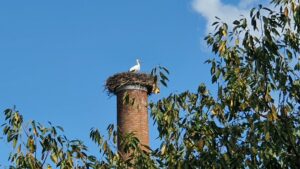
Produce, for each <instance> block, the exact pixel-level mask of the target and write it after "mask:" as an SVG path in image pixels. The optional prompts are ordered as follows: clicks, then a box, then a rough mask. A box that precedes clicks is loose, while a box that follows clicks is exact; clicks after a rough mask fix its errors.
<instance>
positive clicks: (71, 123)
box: [0, 0, 258, 165]
mask: <svg viewBox="0 0 300 169" xmlns="http://www.w3.org/2000/svg"><path fill="white" fill-rule="evenodd" d="M257 2H258V1H256V0H254V1H253V0H241V1H238V0H235V1H234V0H226V1H225V0H223V1H221V0H210V1H205V0H177V1H174V0H164V1H159V0H151V1H149V0H148V1H145V0H142V1H141V0H131V1H126V2H125V1H99V0H98V1H96V0H90V1H82V0H64V1H58V0H52V1H38V0H27V1H0V65H1V66H0V78H1V82H0V110H1V111H3V110H4V109H6V108H9V107H12V106H13V105H16V106H17V109H18V110H19V111H20V112H21V113H22V114H23V115H24V117H25V120H30V119H35V120H37V121H40V122H42V123H46V122H47V121H51V122H52V123H54V124H57V125H61V126H63V127H64V128H65V131H66V135H67V136H69V138H79V139H81V140H83V141H84V142H85V143H86V144H87V145H88V146H91V147H92V143H91V141H90V140H89V137H88V136H89V130H90V128H92V127H96V128H99V129H100V130H101V131H102V132H103V133H104V132H105V129H106V127H107V125H108V124H110V123H115V122H116V101H115V97H109V96H108V95H107V93H106V92H105V91H103V90H104V84H105V80H106V79H107V78H108V77H109V76H110V75H113V74H114V73H118V72H123V71H127V70H128V69H129V68H130V67H131V66H133V65H134V64H135V59H136V58H139V59H141V60H142V62H143V63H142V71H143V72H150V70H151V69H152V68H153V67H154V66H156V65H158V64H160V65H163V66H165V67H167V68H168V69H169V70H170V72H171V75H170V76H169V78H170V83H169V87H168V88H162V91H161V94H159V95H153V96H151V97H150V98H149V99H150V100H157V99H159V98H162V97H164V96H167V95H168V94H169V93H171V92H181V91H184V90H192V91H193V90H196V88H197V86H198V85H199V84H200V83H201V82H204V83H206V84H208V85H209V84H210V81H211V80H210V76H209V66H208V65H205V64H203V62H204V61H205V60H206V59H208V57H209V56H210V55H211V54H210V52H209V50H208V49H207V47H206V45H205V42H204V41H203V37H204V36H205V35H206V33H207V32H209V31H210V28H209V26H208V25H209V23H211V22H212V20H213V17H211V16H215V15H218V16H220V15H221V16H222V17H224V20H226V21H227V20H228V21H230V18H234V17H238V15H239V13H243V12H244V11H246V10H247V9H249V8H250V7H252V5H253V4H255V3H257ZM205 5H207V7H205V8H203V6H205ZM207 9H209V10H207ZM229 11H231V12H229ZM220 12H222V13H220ZM222 17H221V18H222ZM0 117H1V119H2V120H1V121H3V116H0ZM150 130H151V140H150V141H151V145H152V147H155V146H157V141H155V138H156V132H155V127H153V125H152V122H150ZM0 147H1V154H7V152H9V150H10V148H8V145H7V144H6V143H4V142H3V141H1V142H0ZM91 151H92V150H91ZM6 159H7V157H5V156H3V155H1V156H0V164H4V165H5V164H7V162H6Z"/></svg>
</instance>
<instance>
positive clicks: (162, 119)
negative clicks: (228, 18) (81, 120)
mask: <svg viewBox="0 0 300 169" xmlns="http://www.w3.org/2000/svg"><path fill="white" fill-rule="evenodd" d="M271 4H273V5H275V6H276V8H274V10H273V9H269V8H266V7H263V6H262V5H259V6H258V8H253V9H252V10H251V11H250V20H248V19H247V18H241V19H238V20H236V21H234V22H233V25H234V27H233V29H232V30H229V26H228V25H227V24H226V23H223V22H221V21H220V20H218V21H217V22H215V23H213V26H215V28H216V29H215V30H216V31H215V32H214V33H212V34H209V35H208V36H207V37H206V38H205V39H206V41H207V44H208V45H209V46H211V48H212V51H213V53H215V57H214V58H211V59H210V60H208V61H207V63H209V64H210V65H211V75H212V83H213V84H215V85H217V91H216V92H215V94H214V93H213V94H212V93H210V91H209V90H208V89H207V87H206V86H205V84H200V86H199V87H198V90H197V91H195V92H190V91H186V92H183V93H180V94H170V95H169V96H168V97H166V98H162V99H161V100H159V101H157V102H152V103H150V104H149V108H150V111H151V117H152V118H153V119H154V121H155V123H156V125H157V129H158V131H159V139H160V140H161V146H160V147H159V148H157V149H154V150H152V149H151V148H149V147H147V146H145V145H141V144H140V142H139V140H138V139H137V138H136V137H135V136H134V135H133V134H132V133H127V135H125V136H123V137H122V139H121V140H122V147H124V151H125V152H123V153H121V152H118V151H117V150H116V149H117V148H116V139H117V134H118V133H117V132H116V130H115V129H114V126H113V125H109V126H108V128H107V130H108V134H107V135H108V138H105V137H104V136H103V135H102V134H101V133H100V132H99V131H98V130H97V129H91V132H90V137H91V139H92V140H93V141H94V142H95V143H96V145H98V147H99V152H100V155H98V156H93V155H88V154H87V147H86V146H84V144H83V143H82V142H81V141H79V140H68V139H67V137H66V136H64V135H62V128H61V127H59V126H53V125H52V124H51V123H50V124H49V126H43V125H42V124H40V123H36V122H35V121H32V122H30V123H29V124H26V125H24V123H23V117H22V115H20V114H19V112H18V111H16V110H15V109H7V110H5V112H4V113H5V122H6V123H5V124H4V125H3V133H4V136H5V138H6V140H7V141H8V142H9V143H12V146H13V148H14V151H13V152H12V153H11V155H10V157H9V162H10V164H11V166H10V167H11V168H43V167H45V166H48V168H51V166H53V167H54V166H55V167H59V168H300V146H299V145H300V124H299V123H300V119H299V117H300V78H299V76H300V72H299V71H300V58H299V56H300V44H299V43H300V39H299V38H300V36H299V35H300V5H299V1H296V0H272V1H271ZM160 71H162V73H159V72H160ZM168 73H169V72H168V70H167V69H165V68H163V67H159V68H157V69H154V70H153V72H152V76H154V77H156V82H158V81H160V83H161V84H162V85H164V86H167V83H166V82H167V81H168V78H167V76H166V74H168ZM98 157H102V158H101V159H99V158H98Z"/></svg>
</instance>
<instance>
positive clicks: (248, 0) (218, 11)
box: [192, 0, 257, 33]
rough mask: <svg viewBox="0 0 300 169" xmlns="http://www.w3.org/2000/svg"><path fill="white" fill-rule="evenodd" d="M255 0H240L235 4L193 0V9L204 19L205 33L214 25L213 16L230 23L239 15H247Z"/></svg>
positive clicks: (214, 0)
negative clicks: (205, 21)
mask: <svg viewBox="0 0 300 169" xmlns="http://www.w3.org/2000/svg"><path fill="white" fill-rule="evenodd" d="M255 2H257V0H240V2H239V3H237V4H236V5H230V4H224V3H222V1H221V0H193V3H192V7H193V9H194V10H195V11H196V12H197V13H199V14H200V15H201V16H203V17H204V18H205V19H206V20H207V23H206V33H208V32H212V31H213V29H214V27H212V26H211V24H212V23H213V22H215V21H216V18H215V16H217V17H219V18H220V19H221V20H222V21H223V22H226V23H228V24H231V23H232V22H233V21H234V20H236V19H239V17H240V16H241V15H243V16H245V17H248V15H249V11H250V9H251V8H252V7H254V4H255Z"/></svg>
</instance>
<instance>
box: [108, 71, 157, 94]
mask: <svg viewBox="0 0 300 169" xmlns="http://www.w3.org/2000/svg"><path fill="white" fill-rule="evenodd" d="M126 85H139V86H142V87H146V88H147V91H148V94H151V93H152V89H153V85H154V77H153V76H151V75H149V74H145V73H132V72H123V73H117V74H115V75H113V76H111V77H109V78H108V79H107V80H106V84H105V88H106V90H107V91H108V92H109V94H111V93H113V94H116V91H117V89H118V88H120V87H123V86H126Z"/></svg>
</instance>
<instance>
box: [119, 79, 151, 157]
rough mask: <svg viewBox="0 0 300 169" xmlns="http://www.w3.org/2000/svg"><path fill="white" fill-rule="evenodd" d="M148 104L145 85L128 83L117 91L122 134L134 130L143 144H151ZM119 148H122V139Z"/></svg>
mask: <svg viewBox="0 0 300 169" xmlns="http://www.w3.org/2000/svg"><path fill="white" fill-rule="evenodd" d="M126 97H127V98H128V99H126ZM147 105H148V93H147V89H146V88H144V87H140V86H134V85H128V86H123V87H122V89H119V90H118V92H117V112H118V115H117V119H118V120H117V121H118V129H119V132H120V134H122V135H124V134H126V133H130V132H133V133H134V134H135V136H136V137H137V138H138V139H139V140H140V143H141V144H143V145H147V146H149V129H148V109H147ZM118 149H119V150H120V139H118ZM121 151H122V150H121Z"/></svg>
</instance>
